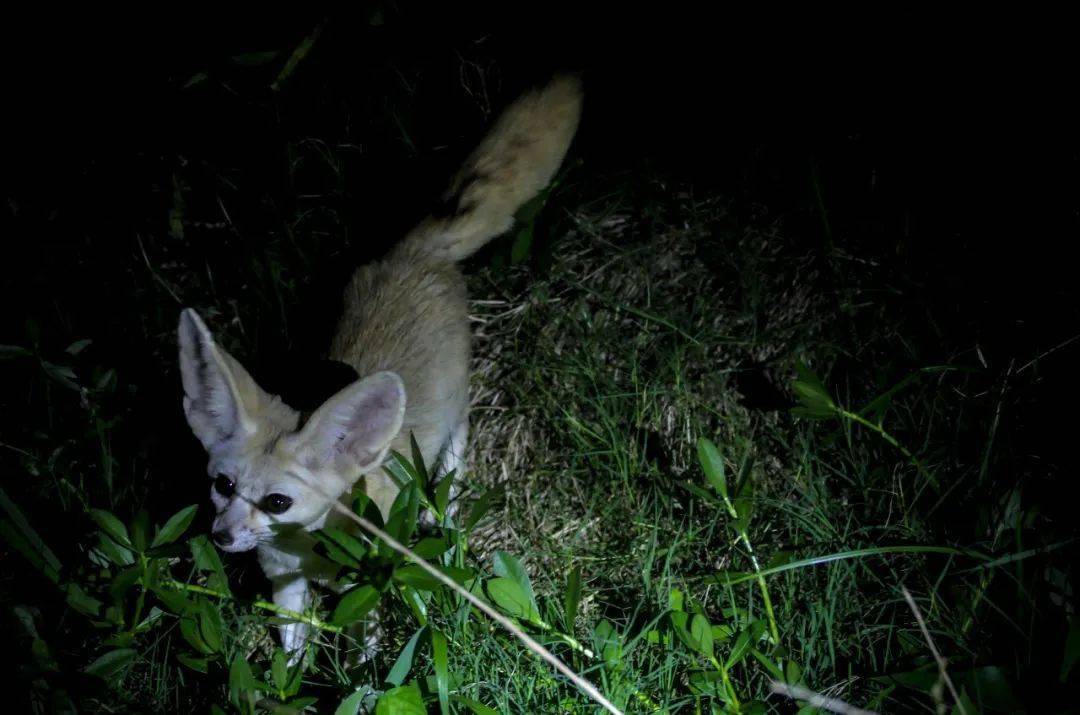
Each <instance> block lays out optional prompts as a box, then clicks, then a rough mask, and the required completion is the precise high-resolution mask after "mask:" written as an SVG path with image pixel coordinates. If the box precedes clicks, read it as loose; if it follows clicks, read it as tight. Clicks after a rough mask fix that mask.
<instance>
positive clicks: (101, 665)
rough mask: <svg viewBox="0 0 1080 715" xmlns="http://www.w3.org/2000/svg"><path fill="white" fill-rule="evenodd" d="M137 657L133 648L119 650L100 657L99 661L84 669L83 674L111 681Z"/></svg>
mask: <svg viewBox="0 0 1080 715" xmlns="http://www.w3.org/2000/svg"><path fill="white" fill-rule="evenodd" d="M135 655H136V652H135V650H134V649H133V648H117V649H116V650H111V651H109V652H108V653H104V654H102V655H100V656H98V658H97V660H95V661H94V662H93V663H91V664H90V665H88V666H86V667H85V668H83V672H84V673H86V674H87V675H95V676H97V677H99V678H102V679H104V680H109V679H110V678H112V677H113V676H115V675H117V674H118V673H120V671H122V670H124V668H126V667H127V666H128V664H130V663H131V661H132V660H134V659H135Z"/></svg>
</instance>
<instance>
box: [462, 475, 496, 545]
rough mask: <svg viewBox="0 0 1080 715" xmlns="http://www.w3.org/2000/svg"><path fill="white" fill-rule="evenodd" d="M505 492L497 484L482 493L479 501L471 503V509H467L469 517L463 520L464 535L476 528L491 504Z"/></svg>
mask: <svg viewBox="0 0 1080 715" xmlns="http://www.w3.org/2000/svg"><path fill="white" fill-rule="evenodd" d="M505 492H506V487H505V486H503V485H502V484H499V485H496V486H494V487H492V488H491V489H489V490H487V491H486V492H484V493H483V495H481V497H480V498H479V499H477V500H476V501H475V502H473V505H472V508H471V509H469V516H468V518H467V519H466V520H465V527H464V528H465V533H466V534H468V533H470V532H471V531H472V530H473V529H474V528H475V527H476V525H477V524H478V523H479V522H480V520H481V519H482V518H484V515H485V514H487V512H488V510H489V509H490V508H491V507H492V505H493V504H495V503H496V502H498V501H500V500H501V499H502V498H503V495H504V494H505Z"/></svg>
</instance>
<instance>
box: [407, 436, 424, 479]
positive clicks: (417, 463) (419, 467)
mask: <svg viewBox="0 0 1080 715" xmlns="http://www.w3.org/2000/svg"><path fill="white" fill-rule="evenodd" d="M409 447H410V448H411V449H412V467H413V471H414V473H415V474H416V477H417V480H416V484H417V486H418V487H420V491H421V492H425V493H426V492H427V489H428V470H427V466H426V465H425V464H424V455H423V453H422V452H421V451H420V445H419V444H417V443H416V435H414V434H413V433H412V432H410V433H409Z"/></svg>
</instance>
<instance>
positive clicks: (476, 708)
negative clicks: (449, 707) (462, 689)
mask: <svg viewBox="0 0 1080 715" xmlns="http://www.w3.org/2000/svg"><path fill="white" fill-rule="evenodd" d="M450 699H451V700H453V701H454V702H455V703H460V704H462V705H464V706H465V707H467V708H469V710H471V711H473V713H475V715H499V711H498V710H496V709H495V708H493V707H488V706H487V705H484V704H483V703H482V702H480V701H478V700H471V699H469V698H464V697H462V696H460V695H452V696H450Z"/></svg>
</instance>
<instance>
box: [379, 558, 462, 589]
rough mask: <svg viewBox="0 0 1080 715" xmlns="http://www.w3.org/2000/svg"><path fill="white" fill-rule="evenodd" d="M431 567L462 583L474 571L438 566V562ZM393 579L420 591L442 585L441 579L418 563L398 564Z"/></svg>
mask: <svg viewBox="0 0 1080 715" xmlns="http://www.w3.org/2000/svg"><path fill="white" fill-rule="evenodd" d="M432 567H434V568H435V569H436V570H437V571H439V572H441V573H443V574H445V575H446V576H449V577H450V578H451V579H453V580H454V581H455V582H457V583H459V584H462V585H465V583H466V582H468V581H469V579H471V578H473V577H474V576H475V573H474V572H473V571H471V570H470V569H462V568H457V567H455V566H440V565H438V564H432ZM393 579H394V581H395V582H396V583H400V584H402V585H404V586H412V587H413V588H415V589H418V590H420V591H434V590H436V589H438V588H442V586H443V583H442V582H441V581H439V580H438V579H437V578H435V577H434V576H432V575H431V574H429V573H428V572H427V571H425V570H424V569H423V568H422V567H421V566H420V565H418V564H406V565H405V566H399V567H398V568H396V569H394V573H393Z"/></svg>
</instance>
